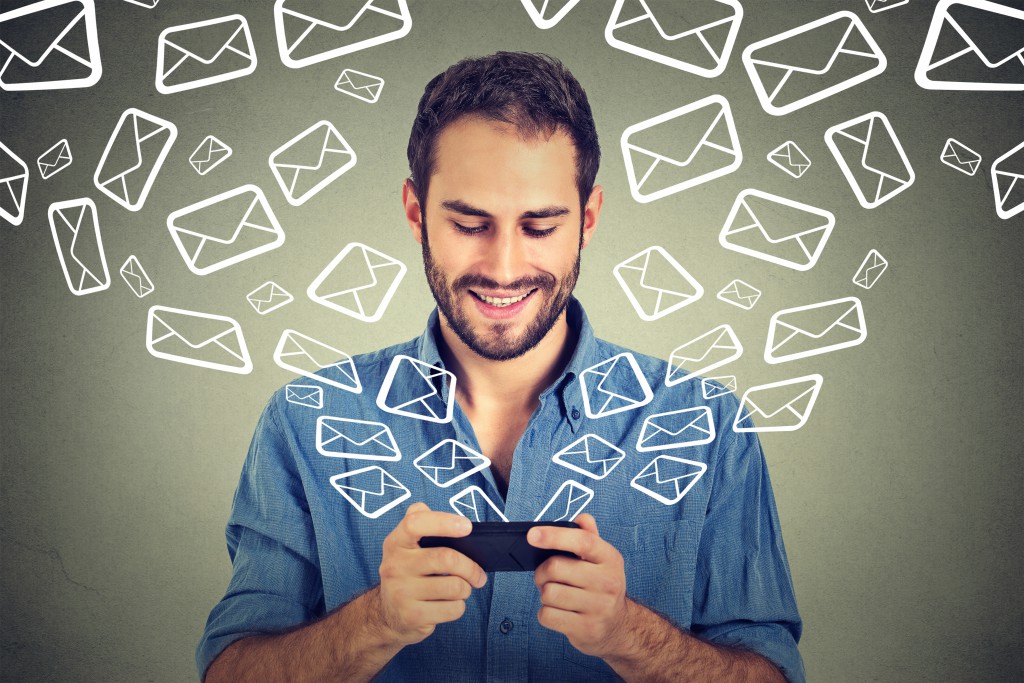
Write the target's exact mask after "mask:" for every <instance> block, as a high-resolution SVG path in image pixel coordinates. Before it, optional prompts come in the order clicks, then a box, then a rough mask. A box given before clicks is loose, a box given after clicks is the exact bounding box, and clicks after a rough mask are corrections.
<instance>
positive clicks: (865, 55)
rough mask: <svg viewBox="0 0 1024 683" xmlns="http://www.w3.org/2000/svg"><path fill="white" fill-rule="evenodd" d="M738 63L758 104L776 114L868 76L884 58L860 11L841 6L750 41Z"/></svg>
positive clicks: (882, 67) (880, 68) (878, 69)
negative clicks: (792, 26)
mask: <svg viewBox="0 0 1024 683" xmlns="http://www.w3.org/2000/svg"><path fill="white" fill-rule="evenodd" d="M743 66H744V68H746V70H747V74H748V75H749V76H750V82H751V83H753V85H754V91H755V92H756V93H757V99H758V100H759V101H760V102H761V106H762V107H764V110H765V111H766V112H768V113H769V114H772V115H773V116H782V115H783V114H789V113H791V112H794V111H796V110H797V109H800V108H802V107H806V106H807V105H809V104H813V103H815V102H818V101H820V100H823V99H825V98H826V97H830V96H832V95H835V94H836V93H838V92H842V91H843V90H846V89H848V88H852V87H853V86H855V85H858V84H860V83H863V82H864V81H867V80H869V79H871V78H874V77H875V76H877V75H878V74H880V73H882V72H883V71H885V66H886V60H885V55H884V54H882V50H881V48H879V47H878V43H876V42H875V39H874V38H872V37H871V34H870V33H868V30H867V28H866V27H865V26H864V22H862V21H861V20H860V17H858V16H857V15H856V14H854V13H853V12H846V11H843V12H836V13H835V14H830V15H828V16H827V17H822V18H821V19H818V20H816V21H812V22H810V23H809V24H804V25H803V26H798V27H796V28H794V29H791V30H789V31H785V32H784V33H780V34H779V35H777V36H772V37H771V38H766V39H764V40H759V41H757V42H756V43H751V44H750V45H749V46H747V49H745V50H744V51H743Z"/></svg>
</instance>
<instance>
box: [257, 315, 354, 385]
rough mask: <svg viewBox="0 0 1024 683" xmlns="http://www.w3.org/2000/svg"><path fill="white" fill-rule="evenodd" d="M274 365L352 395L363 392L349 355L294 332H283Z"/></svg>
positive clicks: (276, 350) (275, 351) (275, 353)
mask: <svg viewBox="0 0 1024 683" xmlns="http://www.w3.org/2000/svg"><path fill="white" fill-rule="evenodd" d="M274 362H275V363H277V365H278V366H279V367H282V368H284V369H285V370H291V371H292V372H297V373H299V374H300V375H302V376H303V377H309V378H310V379H315V380H316V381H318V382H323V383H324V384H328V385H330V386H332V387H337V388H338V389H343V390H345V391H350V392H352V393H353V394H358V393H360V392H361V391H362V390H363V385H362V384H361V383H360V381H359V374H358V373H357V372H356V366H355V363H354V362H353V361H352V358H351V357H350V356H349V355H348V354H347V353H345V352H344V351H339V350H338V349H336V348H334V347H333V346H328V345H327V344H324V343H323V342H320V341H317V340H316V339H313V338H312V337H307V336H306V335H304V334H302V333H301V332H296V331H295V330H285V331H284V332H282V333H281V339H279V340H278V342H277V348H275V349H274Z"/></svg>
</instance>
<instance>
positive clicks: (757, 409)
mask: <svg viewBox="0 0 1024 683" xmlns="http://www.w3.org/2000/svg"><path fill="white" fill-rule="evenodd" d="M822 381H823V380H822V377H821V375H807V376H805V377H797V378H795V379H787V380H783V381H782V382H773V383H771V384H762V385H760V386H756V387H750V388H749V389H747V390H746V391H745V392H743V398H741V399H740V410H739V412H738V413H736V419H735V420H734V421H733V425H732V428H733V431H735V432H792V431H796V430H797V429H800V428H801V427H803V426H804V425H805V424H806V423H807V418H809V417H810V416H811V409H812V408H814V402H815V401H816V400H817V399H818V392H819V391H820V390H821V383H822ZM755 419H756V420H757V421H758V424H757V425H756V426H755V424H754V420H755Z"/></svg>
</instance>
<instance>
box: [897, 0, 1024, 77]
mask: <svg viewBox="0 0 1024 683" xmlns="http://www.w3.org/2000/svg"><path fill="white" fill-rule="evenodd" d="M936 47H938V49H936ZM914 80H915V81H917V84H918V85H919V86H921V87H922V88H926V89H928V90H998V91H1004V92H1005V91H1020V90H1024V9H1021V8H1020V7H1019V6H1018V7H1011V6H1009V5H1006V4H1000V3H996V2H987V0H940V2H939V3H938V4H937V5H936V6H935V14H933V15H932V23H931V25H930V26H929V27H928V35H926V36H925V39H924V48H923V49H922V50H921V59H920V60H918V62H917V68H916V69H915V70H914Z"/></svg>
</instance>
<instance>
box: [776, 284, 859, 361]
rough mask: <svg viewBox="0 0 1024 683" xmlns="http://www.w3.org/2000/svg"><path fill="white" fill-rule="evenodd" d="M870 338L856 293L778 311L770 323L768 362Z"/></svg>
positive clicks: (840, 346)
mask: <svg viewBox="0 0 1024 683" xmlns="http://www.w3.org/2000/svg"><path fill="white" fill-rule="evenodd" d="M867 338H868V328H867V325H866V324H865V322H864V307H863V305H862V304H861V302H860V299H858V298H857V297H855V296H851V297H847V298H844V299H835V300H833V301H824V302H822V303H820V304H810V305H809V306H797V307H796V308H787V309H783V310H781V311H779V312H777V313H776V314H775V315H773V316H772V319H771V322H770V323H769V325H768V341H767V343H766V344H765V347H764V361H765V362H766V363H771V364H773V365H774V364H776V363H784V362H786V361H790V360H798V359H800V358H807V357H808V356H817V355H819V354H822V353H828V352H830V351H837V350H839V349H846V348H849V347H851V346H857V345H858V344H861V343H863V341H864V340H865V339H867Z"/></svg>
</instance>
